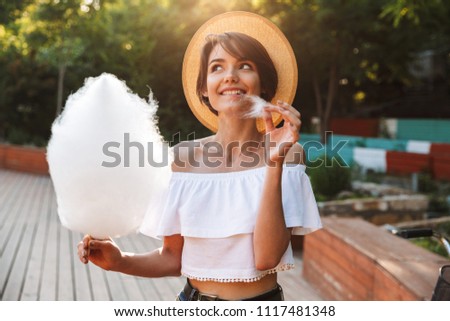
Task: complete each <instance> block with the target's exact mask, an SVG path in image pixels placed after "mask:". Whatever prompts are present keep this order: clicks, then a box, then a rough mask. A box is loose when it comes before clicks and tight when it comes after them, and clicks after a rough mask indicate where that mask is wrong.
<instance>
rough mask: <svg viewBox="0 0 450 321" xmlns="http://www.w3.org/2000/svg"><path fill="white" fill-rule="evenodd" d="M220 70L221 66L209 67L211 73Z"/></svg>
mask: <svg viewBox="0 0 450 321" xmlns="http://www.w3.org/2000/svg"><path fill="white" fill-rule="evenodd" d="M219 70H222V66H221V65H213V66H211V72H215V71H219Z"/></svg>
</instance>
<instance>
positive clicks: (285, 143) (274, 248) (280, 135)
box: [253, 103, 303, 270]
mask: <svg viewBox="0 0 450 321" xmlns="http://www.w3.org/2000/svg"><path fill="white" fill-rule="evenodd" d="M278 106H279V107H281V108H278V109H277V108H276V107H275V106H274V107H271V108H270V111H275V112H280V113H281V114H282V115H283V118H284V120H285V124H284V126H283V127H282V128H274V127H273V124H272V118H271V117H270V119H267V118H266V129H267V132H268V136H267V137H268V138H269V143H270V144H272V143H273V144H274V146H273V147H271V146H270V147H269V152H268V153H267V154H268V156H269V157H268V161H269V164H268V166H267V169H266V176H265V181H264V186H263V191H262V195H261V203H260V207H259V212H258V216H257V220H256V225H255V231H254V234H253V244H254V245H253V246H254V252H255V264H256V268H257V269H258V270H268V269H272V268H274V267H276V266H277V265H278V263H279V262H280V260H281V257H282V256H283V254H284V253H285V251H286V249H287V247H288V245H289V242H290V240H291V230H290V229H288V228H287V227H286V222H285V220H284V212H283V205H282V191H281V185H282V174H283V163H296V164H300V163H302V161H303V148H302V147H301V146H300V145H299V144H298V143H296V141H297V140H298V131H299V129H300V124H301V122H300V113H298V111H296V110H295V109H294V108H293V107H292V106H289V105H287V104H284V103H279V104H278ZM266 143H267V142H266Z"/></svg>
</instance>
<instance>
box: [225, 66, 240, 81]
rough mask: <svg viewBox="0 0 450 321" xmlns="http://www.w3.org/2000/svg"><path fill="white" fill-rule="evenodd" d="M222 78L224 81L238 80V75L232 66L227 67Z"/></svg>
mask: <svg viewBox="0 0 450 321" xmlns="http://www.w3.org/2000/svg"><path fill="white" fill-rule="evenodd" d="M223 80H224V81H225V82H238V80H239V76H238V74H237V70H236V69H234V68H230V69H228V70H227V73H226V74H225V77H224V79H223Z"/></svg>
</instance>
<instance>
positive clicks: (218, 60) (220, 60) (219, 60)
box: [208, 58, 225, 65]
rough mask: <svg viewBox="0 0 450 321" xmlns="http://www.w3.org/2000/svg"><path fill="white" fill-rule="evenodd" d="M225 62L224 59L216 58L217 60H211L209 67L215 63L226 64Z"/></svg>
mask: <svg viewBox="0 0 450 321" xmlns="http://www.w3.org/2000/svg"><path fill="white" fill-rule="evenodd" d="M224 61H225V59H223V58H216V59H213V60H211V61H210V62H209V64H208V65H211V64H213V63H215V62H224Z"/></svg>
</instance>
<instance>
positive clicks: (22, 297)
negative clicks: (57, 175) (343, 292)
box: [0, 169, 321, 301]
mask: <svg viewBox="0 0 450 321" xmlns="http://www.w3.org/2000/svg"><path fill="white" fill-rule="evenodd" d="M81 237H82V236H81V235H80V234H79V233H75V232H72V231H69V230H67V229H66V228H64V227H63V226H62V225H61V224H60V222H59V218H58V215H57V212H56V200H55V193H54V190H53V185H52V182H51V179H50V178H49V177H48V176H41V175H32V174H24V173H19V172H14V171H8V170H2V169H0V300H2V301H8V300H9V301H11V300H12V301H75V300H77V301H80V300H81V301H94V300H101V301H110V300H114V301H118V300H124V301H128V300H130V301H142V300H149V301H159V300H174V298H175V295H176V293H177V292H178V291H179V290H180V289H181V288H182V286H183V284H184V282H185V279H184V278H182V277H179V278H177V277H167V278H159V279H147V278H139V277H133V276H128V275H123V274H119V273H114V272H105V271H103V270H101V269H99V268H97V267H96V266H93V265H92V264H88V265H83V264H81V263H79V261H78V259H77V257H76V244H77V243H78V242H79V240H80V239H81ZM116 241H117V243H118V244H119V245H120V246H121V248H122V249H123V250H125V251H131V252H144V251H148V250H151V249H155V248H157V247H159V246H160V241H158V240H154V239H152V238H149V237H146V236H143V235H139V234H137V235H130V236H127V237H123V238H119V239H117V240H116ZM296 266H297V267H296V269H294V270H291V271H287V272H282V273H279V283H280V284H281V285H282V286H283V288H284V291H285V298H286V300H292V301H297V300H321V298H320V296H319V295H318V294H317V293H316V292H315V290H314V289H313V288H312V287H311V286H310V285H309V284H308V283H307V282H306V281H305V280H304V279H303V278H302V276H301V274H302V273H301V269H302V261H301V258H300V256H299V255H298V254H297V256H296Z"/></svg>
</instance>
